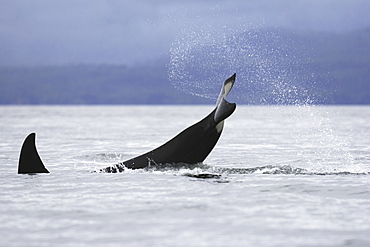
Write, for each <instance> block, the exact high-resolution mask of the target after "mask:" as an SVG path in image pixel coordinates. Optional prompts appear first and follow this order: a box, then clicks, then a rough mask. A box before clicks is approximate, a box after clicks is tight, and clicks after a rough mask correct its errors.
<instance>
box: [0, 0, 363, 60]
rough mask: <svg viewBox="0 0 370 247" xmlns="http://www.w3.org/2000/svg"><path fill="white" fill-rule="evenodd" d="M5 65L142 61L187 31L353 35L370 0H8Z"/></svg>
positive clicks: (0, 26) (0, 33) (2, 15)
mask: <svg viewBox="0 0 370 247" xmlns="http://www.w3.org/2000/svg"><path fill="white" fill-rule="evenodd" d="M1 6H2V7H1V9H0V45H1V48H0V64H1V65H12V64H17V65H19V64H27V65H29V64H66V63H135V62H140V61H143V60H148V59H153V58H155V57H157V56H160V55H163V54H165V53H166V52H168V50H169V47H170V45H171V43H172V42H173V41H174V39H175V38H176V36H177V35H178V34H179V33H181V32H180V31H181V30H182V29H184V28H189V27H191V28H193V29H196V28H198V27H200V28H201V27H202V26H204V24H207V25H208V26H213V28H218V27H222V26H230V27H234V28H238V27H240V26H243V25H267V26H269V25H274V26H283V27H288V28H294V29H306V30H307V29H320V30H335V31H346V30H350V29H355V28H361V27H364V26H366V25H368V23H370V20H369V18H370V17H369V15H368V13H369V12H370V3H369V1H368V0H353V1H345V0H323V1H316V0H307V1H293V0H281V1H267V0H250V1H236V0H231V1H226V0H219V1H207V0H203V1H195V0H194V1H189V0H177V1H160V0H150V1H149V0H147V1H119V0H106V1H101V0H80V1H74V0H54V1H49V0H37V1H27V0H8V1H2V2H1Z"/></svg>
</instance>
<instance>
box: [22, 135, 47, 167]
mask: <svg viewBox="0 0 370 247" xmlns="http://www.w3.org/2000/svg"><path fill="white" fill-rule="evenodd" d="M35 139H36V134H35V133H31V134H29V135H28V136H27V137H26V139H25V140H24V142H23V145H22V149H21V154H20V156H19V164H18V174H27V173H49V171H48V170H47V169H46V168H45V166H44V164H43V163H42V160H41V158H40V156H39V154H38V153H37V149H36V144H35Z"/></svg>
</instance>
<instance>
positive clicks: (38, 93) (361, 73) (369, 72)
mask: <svg viewBox="0 0 370 247" xmlns="http://www.w3.org/2000/svg"><path fill="white" fill-rule="evenodd" d="M282 35H283V36H286V38H289V39H299V40H300V42H299V43H300V44H301V45H302V47H298V48H299V49H302V50H303V49H304V50H305V51H304V54H308V55H309V56H310V59H309V60H305V64H303V65H301V66H307V67H312V68H314V71H315V74H320V76H319V77H318V78H315V80H316V84H315V87H316V88H315V92H316V95H319V96H318V97H321V98H320V99H318V100H317V102H319V103H324V104H370V29H365V30H358V31H355V32H350V33H325V32H313V33H305V34H299V33H298V34H297V33H293V32H287V31H285V32H284V33H283V34H282ZM168 61H169V59H168V58H163V59H159V60H158V61H155V62H153V61H152V62H150V63H149V62H148V63H147V64H141V65H136V66H125V65H63V66H33V67H27V66H23V67H20V66H18V67H0V104H199V103H210V104H213V103H214V102H213V101H210V100H207V99H202V98H199V97H195V96H193V95H190V94H186V93H184V92H181V91H178V90H177V89H175V88H174V87H173V86H172V85H171V83H170V81H169V79H168V69H167V63H168ZM225 79H226V78H225ZM320 92H321V93H320ZM316 97H317V96H316ZM238 103H246V104H248V103H250V102H248V101H246V102H238Z"/></svg>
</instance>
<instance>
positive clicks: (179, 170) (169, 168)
mask: <svg viewBox="0 0 370 247" xmlns="http://www.w3.org/2000/svg"><path fill="white" fill-rule="evenodd" d="M139 170H140V171H138V172H140V173H141V172H143V171H144V172H149V173H161V174H173V175H180V176H186V177H192V178H198V179H221V178H225V177H228V176H230V175H246V174H266V175H274V174H285V175H316V176H325V175H369V174H370V173H369V172H350V171H338V172H333V171H326V172H325V171H319V172H318V171H309V170H307V169H304V168H299V167H293V166H290V165H266V166H260V167H250V168H230V167H215V166H209V165H206V164H183V163H180V164H157V165H155V166H149V167H146V168H144V169H139ZM135 171H137V170H131V169H128V168H126V169H124V172H130V173H131V172H135Z"/></svg>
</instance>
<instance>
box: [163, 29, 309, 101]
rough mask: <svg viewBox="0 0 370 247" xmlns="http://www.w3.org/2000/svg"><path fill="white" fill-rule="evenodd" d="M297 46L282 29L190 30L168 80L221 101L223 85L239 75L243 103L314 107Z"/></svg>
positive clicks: (176, 48) (177, 45) (176, 49)
mask: <svg viewBox="0 0 370 247" xmlns="http://www.w3.org/2000/svg"><path fill="white" fill-rule="evenodd" d="M296 42H299V41H294V40H293V39H292V38H291V37H289V35H288V34H287V33H286V32H284V31H281V30H277V29H266V28H261V27H254V28H250V27H243V28H239V29H232V28H228V27H223V28H221V29H217V30H214V29H213V28H212V27H210V26H206V27H204V28H197V29H190V28H187V29H184V30H183V31H182V32H181V34H180V35H179V37H178V38H177V40H176V41H175V42H174V43H173V45H172V48H171V50H170V52H171V58H170V63H169V66H168V68H169V79H170V81H171V83H172V85H173V86H174V87H175V88H177V89H179V90H181V91H184V92H186V93H190V94H192V95H197V96H200V97H204V98H210V99H216V98H217V93H218V92H217V91H216V89H217V88H218V87H217V85H218V84H219V82H220V81H223V80H225V78H228V77H229V76H230V75H231V74H233V73H234V72H236V73H237V78H238V83H237V84H235V87H236V88H237V90H235V92H233V94H234V95H235V97H236V98H237V99H238V102H239V103H246V104H307V103H312V102H313V101H314V98H315V97H314V96H313V90H311V89H312V88H313V85H314V81H312V80H313V79H312V73H311V72H310V71H308V68H307V66H305V59H306V58H307V57H306V56H305V54H303V52H302V51H301V50H300V51H298V49H296V48H295V47H296Z"/></svg>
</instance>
